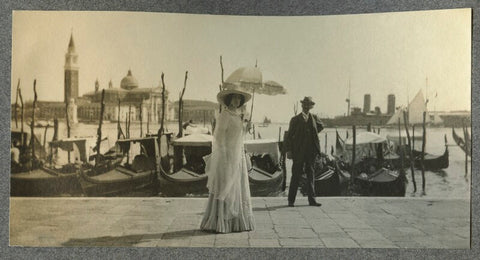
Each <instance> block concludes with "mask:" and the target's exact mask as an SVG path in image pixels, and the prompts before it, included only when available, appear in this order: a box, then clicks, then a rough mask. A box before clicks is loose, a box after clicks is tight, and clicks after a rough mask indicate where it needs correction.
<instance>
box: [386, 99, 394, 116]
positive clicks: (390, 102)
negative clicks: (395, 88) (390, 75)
mask: <svg viewBox="0 0 480 260" xmlns="http://www.w3.org/2000/svg"><path fill="white" fill-rule="evenodd" d="M387 114H388V115H393V114H395V95H394V94H390V95H388V105H387Z"/></svg>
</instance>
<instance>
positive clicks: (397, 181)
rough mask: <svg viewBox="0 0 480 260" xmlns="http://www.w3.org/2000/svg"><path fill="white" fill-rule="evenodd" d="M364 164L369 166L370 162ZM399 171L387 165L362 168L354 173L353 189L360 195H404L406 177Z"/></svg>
mask: <svg viewBox="0 0 480 260" xmlns="http://www.w3.org/2000/svg"><path fill="white" fill-rule="evenodd" d="M366 165H368V166H367V167H371V165H372V163H371V162H366ZM358 168H361V167H358ZM401 171H402V170H396V169H392V168H388V167H379V168H373V167H371V169H370V170H368V169H365V168H364V169H362V170H360V171H359V172H357V173H356V174H355V180H354V182H353V185H354V188H353V191H354V193H356V195H360V196H381V197H389V196H397V197H404V196H405V191H406V178H405V175H404V174H403V173H402V172H401Z"/></svg>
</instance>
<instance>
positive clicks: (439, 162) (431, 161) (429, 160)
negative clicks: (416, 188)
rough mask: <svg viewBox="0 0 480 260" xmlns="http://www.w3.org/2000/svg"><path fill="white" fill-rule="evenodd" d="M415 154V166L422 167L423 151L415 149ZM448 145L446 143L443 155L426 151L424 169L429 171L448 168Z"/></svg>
mask: <svg viewBox="0 0 480 260" xmlns="http://www.w3.org/2000/svg"><path fill="white" fill-rule="evenodd" d="M412 153H413V156H414V157H415V161H414V166H415V168H417V169H421V167H422V158H421V157H422V152H421V151H417V150H413V151H412ZM448 155H449V153H448V146H447V145H445V152H444V153H443V154H442V155H433V154H429V153H425V155H424V158H423V166H424V169H425V170H427V171H438V170H441V169H446V168H448V165H449V160H448Z"/></svg>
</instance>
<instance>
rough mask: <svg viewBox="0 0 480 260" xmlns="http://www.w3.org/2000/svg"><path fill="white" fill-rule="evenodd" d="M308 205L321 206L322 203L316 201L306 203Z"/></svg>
mask: <svg viewBox="0 0 480 260" xmlns="http://www.w3.org/2000/svg"><path fill="white" fill-rule="evenodd" d="M308 205H310V206H315V207H320V206H322V204H321V203H318V202H313V203H308Z"/></svg>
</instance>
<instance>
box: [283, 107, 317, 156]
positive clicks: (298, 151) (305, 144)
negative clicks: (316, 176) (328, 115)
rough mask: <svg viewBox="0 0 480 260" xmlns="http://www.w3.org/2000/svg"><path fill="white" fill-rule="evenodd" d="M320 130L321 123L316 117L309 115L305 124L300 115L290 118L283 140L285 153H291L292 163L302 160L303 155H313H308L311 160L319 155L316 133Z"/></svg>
mask: <svg viewBox="0 0 480 260" xmlns="http://www.w3.org/2000/svg"><path fill="white" fill-rule="evenodd" d="M322 130H323V124H322V121H320V119H319V118H318V117H317V116H316V115H313V114H311V113H309V118H308V120H307V122H305V119H304V118H303V115H302V113H300V114H298V115H296V116H294V117H292V119H291V120H290V125H289V127H288V134H287V136H286V138H285V148H286V151H287V152H289V151H290V152H292V159H293V160H294V161H296V160H298V159H300V160H303V158H305V155H306V154H305V153H314V154H310V155H311V156H312V157H310V158H312V159H313V158H315V157H314V156H315V155H317V154H320V144H319V139H318V133H319V132H320V131H322ZM312 146H313V147H312Z"/></svg>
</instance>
